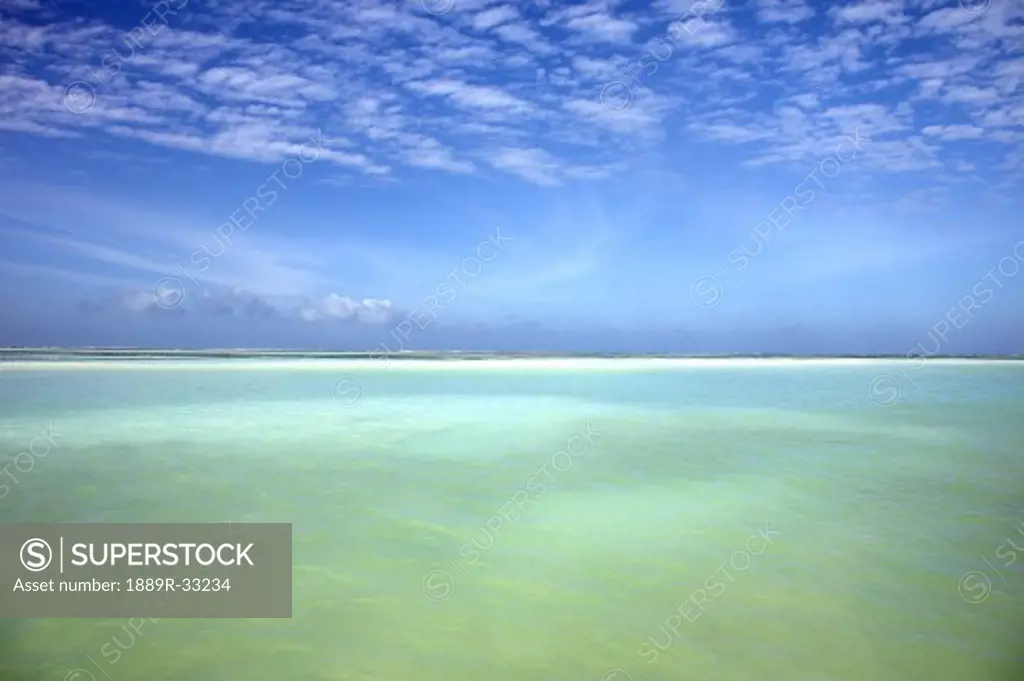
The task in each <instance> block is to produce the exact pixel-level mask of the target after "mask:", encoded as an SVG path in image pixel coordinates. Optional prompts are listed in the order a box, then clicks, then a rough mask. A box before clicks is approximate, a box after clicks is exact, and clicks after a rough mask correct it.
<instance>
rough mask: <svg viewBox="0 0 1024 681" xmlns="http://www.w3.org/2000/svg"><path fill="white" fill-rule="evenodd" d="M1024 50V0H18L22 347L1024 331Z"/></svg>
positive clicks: (2, 309) (3, 106)
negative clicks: (848, 0)
mask: <svg viewBox="0 0 1024 681" xmlns="http://www.w3.org/2000/svg"><path fill="white" fill-rule="evenodd" d="M1022 84H1024V1H1022V0H960V1H959V2H958V1H957V0H953V1H952V2H945V1H942V2H939V1H936V0H891V1H880V0H866V1H860V2H851V3H814V2H805V1H804V0H752V1H751V2H738V1H737V0H706V1H704V2H693V1H692V0H651V1H649V2H635V3H632V2H620V1H617V0H605V1H594V0H592V1H587V2H577V3H563V2H555V1H554V0H529V1H527V0H523V1H521V2H519V3H500V2H498V3H496V2H492V1H491V0H408V1H405V0H398V1H391V2H385V1H383V0H357V1H355V2H341V1H334V0H331V1H328V0H274V1H273V2H264V3H262V4H257V3H256V2H254V1H251V2H238V1H235V0H163V1H161V2H157V3H155V4H154V3H152V2H144V3H136V2H120V1H117V0H113V1H108V2H71V1H67V0H0V91H2V93H3V97H0V345H20V346H128V347H181V348H196V347H215V348H224V347H256V348H267V347H274V348H309V349H314V348H315V349H332V350H371V349H374V348H381V347H383V348H386V349H388V350H392V351H395V350H401V349H406V350H408V349H424V350H435V349H446V348H447V349H480V350H512V349H522V350H557V351H565V350H577V351H601V352H611V351H617V352H680V353H686V352H712V353H718V352H747V353H749V352H767V353H814V354H829V353H904V352H908V351H911V350H912V349H913V348H915V347H920V348H922V350H924V349H927V350H929V351H931V350H934V354H947V353H1014V352H1016V353H1022V352H1024V316H1022V314H1021V313H1022V312H1024V274H1021V273H1020V272H1019V270H1020V269H1021V268H1022V266H1024V210H1022V207H1024V192H1022V191H1021V189H1022V182H1021V179H1022V171H1024V87H1022Z"/></svg>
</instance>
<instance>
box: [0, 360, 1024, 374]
mask: <svg viewBox="0 0 1024 681" xmlns="http://www.w3.org/2000/svg"><path fill="white" fill-rule="evenodd" d="M921 361H924V362H926V363H927V364H930V365H937V364H942V365H954V366H955V365H963V366H968V365H971V366H979V365H1007V366H1011V365H1016V366H1019V367H1024V361H1021V360H1015V359H968V358H927V359H923V360H922V359H921V358H919V357H913V358H911V359H903V358H898V357H893V358H870V357H868V358H852V357H834V358H832V357H813V358H806V359H801V358H792V357H764V358H762V357H721V358H718V357H666V358H660V357H659V358H645V357H626V358H614V357H609V358H604V357H580V358H575V357H546V358H545V357H528V358H517V357H509V358H488V359H478V360H467V359H453V360H438V359H392V360H388V359H385V358H376V359H357V358H353V359H309V358H298V359H261V358H253V359H247V358H238V359H220V358H217V359H209V360H205V359H201V360H186V359H180V360H179V359H170V360H135V359H131V360H128V359H121V358H111V359H91V360H85V361H83V360H64V361H52V360H45V361H7V362H0V371H75V370H91V371H116V370H120V371H143V370H156V371H255V370H290V371H339V370H341V371H343V370H366V371H380V370H382V369H386V370H387V371H473V370H487V371H492V370H511V371H528V370H588V371H643V370H653V369H659V370H660V369H727V368H742V369H753V368H792V367H848V366H882V365H888V364H897V365H900V364H908V363H912V364H913V365H914V366H920V364H919V363H920V362H921Z"/></svg>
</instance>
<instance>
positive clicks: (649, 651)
mask: <svg viewBox="0 0 1024 681" xmlns="http://www.w3.org/2000/svg"><path fill="white" fill-rule="evenodd" d="M613 362H614V360H613ZM115 365H116V364H115ZM23 366H24V365H22V367H23ZM109 366H114V365H109V364H104V363H101V364H98V365H96V366H94V367H91V368H88V369H59V370H56V369H45V370H25V369H24V368H17V369H11V368H8V369H7V370H5V371H2V372H0V373H2V378H0V467H2V466H3V465H6V464H8V463H13V457H14V456H15V455H16V454H17V453H18V452H21V451H24V450H25V448H26V447H27V445H28V443H29V442H31V441H32V440H33V438H36V437H37V436H38V435H39V434H40V433H42V432H44V431H48V429H50V428H52V432H51V436H52V441H53V443H54V444H53V446H52V447H50V448H49V452H48V453H47V454H46V455H45V456H38V457H33V458H32V461H31V464H32V465H31V468H30V470H28V471H27V472H15V473H14V474H15V475H16V476H17V478H18V481H17V483H14V484H12V483H11V481H10V480H4V481H2V482H5V483H6V484H7V486H8V488H9V489H8V491H7V494H6V495H5V496H4V498H3V499H2V500H0V518H2V520H3V522H22V521H62V522H64V521H104V522H156V521H165V522H166V521H229V520H230V521H233V522H291V523H294V538H295V539H294V560H295V571H294V575H295V581H294V617H293V619H291V620H169V619H162V620H160V621H159V622H155V623H151V624H150V625H148V626H146V627H144V628H143V629H142V630H141V633H135V632H132V631H131V630H130V628H127V627H126V625H125V620H31V621H13V620H5V621H2V622H0V679H2V680H3V681H15V680H17V681H27V680H30V679H31V680H36V679H41V680H49V679H52V680H54V681H59V680H62V679H66V680H67V681H90V679H91V678H95V679H99V680H103V679H107V678H110V679H113V680H115V681H128V680H135V679H139V680H147V681H148V680H153V681H159V680H164V679H167V680H170V679H175V680H180V679H189V680H190V681H237V680H238V679H247V680H260V679H268V680H270V679H274V680H278V679H295V680H311V681H312V680H328V679H330V680H349V679H351V680H359V681H365V680H369V679H374V680H377V679H379V680H384V681H405V680H409V681H412V680H414V679H415V680H416V681H425V680H430V679H437V680H439V681H440V680H442V679H443V680H445V681H449V680H451V679H467V680H469V679H479V678H499V679H504V678H508V679H510V680H515V681H522V680H523V679H538V680H544V681H602V679H603V680H604V681H628V680H629V679H632V680H633V681H669V680H671V681H676V680H678V679H689V678H692V679H716V680H721V681H732V680H740V679H759V680H760V679H786V681H840V680H842V681H846V680H849V681H889V680H893V681H896V680H900V681H904V680H907V679H928V680H929V681H936V680H944V679H950V680H953V679H956V680H957V681H963V680H964V679H970V680H972V681H983V680H986V679H993V680H995V679H1000V680H1003V679H1014V678H1021V675H1022V672H1024V660H1022V653H1024V645H1022V643H1024V641H1022V636H1024V571H1022V569H1021V568H1022V566H1024V550H1021V551H1017V550H1015V549H1013V550H1010V549H1007V546H1008V545H1007V544H1006V542H1007V541H1008V540H1009V541H1015V546H1019V547H1024V421H1022V417H1024V380H1022V379H1024V363H1017V364H1011V365H1006V364H986V363H976V364H972V365H966V366H960V365H936V366H926V367H922V368H919V369H917V370H914V371H913V373H912V374H911V376H910V377H909V378H908V377H906V376H899V377H898V378H899V380H900V383H899V395H898V397H899V399H898V400H897V401H895V403H894V404H888V401H886V400H882V401H883V402H885V403H886V404H887V405H888V406H878V404H876V402H879V401H880V400H879V399H878V394H879V393H878V391H875V393H872V392H871V391H869V386H871V385H872V384H873V381H874V379H875V377H877V376H878V375H879V374H880V373H882V374H891V373H893V372H892V371H890V370H889V369H888V368H886V366H887V365H885V364H879V365H877V366H871V365H867V366H838V365H837V366H818V365H806V366H799V365H797V366H772V367H746V366H740V365H736V366H731V367H730V366H727V367H708V366H704V367H678V368H665V369H651V370H636V371H625V370H619V371H604V370H600V369H564V370H556V369H551V368H547V369H525V370H522V371H516V372H512V371H509V370H491V369H489V368H487V367H486V366H483V365H481V367H476V368H472V369H470V368H465V367H462V368H457V369H445V370H440V369H435V368H427V367H426V365H424V367H425V368H423V369H422V370H421V369H417V368H415V366H413V365H406V366H401V367H399V366H393V367H389V368H383V369H381V368H377V369H375V370H373V371H367V370H366V369H364V368H359V369H356V370H349V369H346V368H345V365H344V364H342V363H337V362H334V363H331V362H324V363H322V364H317V363H315V362H314V363H310V362H302V363H301V364H296V365H293V366H292V367H289V366H287V365H280V363H276V364H274V365H271V364H270V363H265V362H260V361H258V360H257V361H252V362H240V361H228V362H212V363H204V364H203V366H202V367H200V366H199V365H198V364H162V365H160V366H161V367H163V368H153V367H152V366H148V367H147V366H142V367H135V366H132V367H125V366H124V365H123V364H121V365H116V366H120V368H118V369H116V370H115V369H112V368H109ZM618 366H626V365H622V364H620V365H618ZM348 373H354V374H355V376H356V377H357V378H358V380H359V381H360V384H359V385H360V389H361V393H362V394H361V397H360V399H358V400H354V399H349V396H350V395H351V394H352V393H350V392H342V393H339V390H338V387H337V386H336V383H337V381H338V380H339V378H341V377H342V376H344V375H345V374H348ZM371 374H372V375H371ZM345 380H346V381H352V380H355V379H351V378H345ZM347 385H351V383H349V384H347ZM888 394H892V393H891V391H890V393H888ZM873 397H874V398H875V399H874V400H873V399H872V398H873ZM581 433H582V435H580V434H581ZM574 436H576V437H574ZM40 447H41V445H40ZM567 449H568V450H569V451H570V452H571V453H565V452H566V450H567ZM37 451H41V449H40V448H37ZM21 461H22V463H21V469H22V470H24V469H25V468H28V461H27V460H26V459H24V457H23V458H22V460H21ZM8 470H10V471H14V469H13V468H10V469H8ZM1010 546H1013V545H1010ZM1018 553H1019V554H1020V555H1018ZM1011 559H1013V562H1012V563H1010V560H1011ZM965 574H966V575H967V577H964V575H965ZM112 642H113V643H114V645H116V647H117V649H118V651H119V652H120V653H121V654H120V655H119V656H118V658H117V659H116V660H112V658H113V656H110V655H104V654H101V652H100V651H101V650H103V649H106V650H108V651H109V650H111V648H110V645H111V643H112ZM105 646H106V648H104V647H105ZM75 670H80V671H75ZM76 674H77V676H76Z"/></svg>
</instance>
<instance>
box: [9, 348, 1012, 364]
mask: <svg viewBox="0 0 1024 681" xmlns="http://www.w3.org/2000/svg"><path fill="white" fill-rule="evenodd" d="M81 358H89V359H90V360H94V361H95V360H101V359H111V360H115V359H116V360H158V361H159V360H181V359H260V358H274V359H282V360H297V359H307V360H313V359H316V360H331V359H333V360H368V361H371V362H374V363H383V362H384V361H385V358H386V360H387V362H392V361H398V362H407V361H422V360H433V361H439V360H440V361H483V360H644V361H649V360H715V361H724V360H728V361H738V360H742V361H751V360H754V361H769V360H773V361H780V360H787V361H793V362H808V361H813V362H820V361H844V360H854V361H870V360H906V361H918V360H919V359H926V360H927V361H936V360H963V361H996V360H998V361H1024V355H932V356H929V357H927V358H919V357H917V356H912V357H907V356H906V355H899V354H893V355H807V354H802V355H786V354H770V353H763V354H704V353H694V354H687V353H647V354H626V353H596V352H595V353H589V352H580V353H573V352H565V353H560V352H525V351H518V352H499V351H487V350H438V351H431V350H417V351H404V352H393V353H381V352H365V351H342V352H339V351H325V350H274V349H260V350H250V349H238V348H211V349H203V350H186V349H175V348H167V349H158V350H151V349H142V348H0V364H6V363H11V362H54V361H57V362H61V361H73V360H75V359H81Z"/></svg>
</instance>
